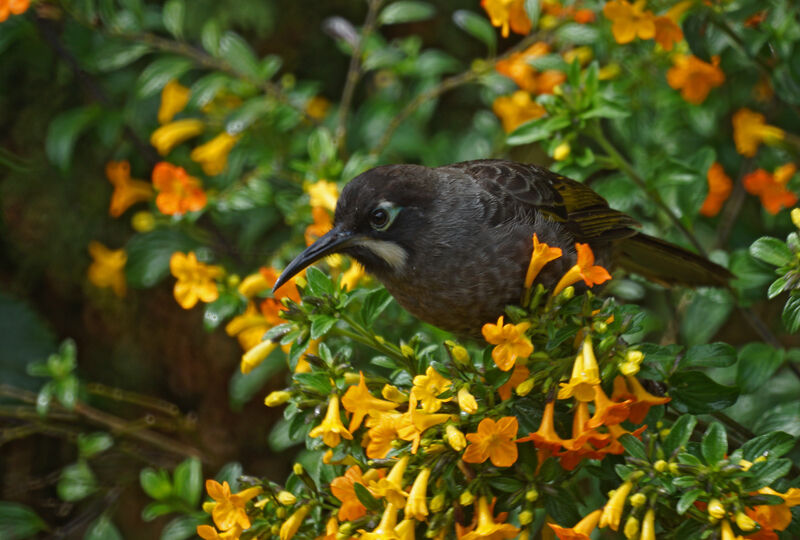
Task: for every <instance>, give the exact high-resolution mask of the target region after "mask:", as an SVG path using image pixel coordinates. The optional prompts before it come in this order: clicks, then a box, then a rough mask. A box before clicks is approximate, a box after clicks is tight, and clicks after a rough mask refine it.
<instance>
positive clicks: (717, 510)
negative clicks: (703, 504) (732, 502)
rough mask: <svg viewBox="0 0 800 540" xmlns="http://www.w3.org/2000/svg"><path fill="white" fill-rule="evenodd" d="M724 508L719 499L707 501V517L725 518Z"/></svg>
mask: <svg viewBox="0 0 800 540" xmlns="http://www.w3.org/2000/svg"><path fill="white" fill-rule="evenodd" d="M725 514H726V512H725V507H724V506H723V505H722V503H721V502H720V500H719V499H711V500H710V501H708V515H709V516H711V517H712V518H714V519H722V518H724V517H725Z"/></svg>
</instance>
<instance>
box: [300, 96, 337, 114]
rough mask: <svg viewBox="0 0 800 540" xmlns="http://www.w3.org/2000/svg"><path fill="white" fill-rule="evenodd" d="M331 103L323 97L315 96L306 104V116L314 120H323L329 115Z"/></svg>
mask: <svg viewBox="0 0 800 540" xmlns="http://www.w3.org/2000/svg"><path fill="white" fill-rule="evenodd" d="M330 108H331V102H330V101H328V100H327V99H325V98H324V97H322V96H314V97H312V98H311V99H309V100H308V101H307V102H306V114H307V115H308V116H310V117H311V118H313V119H314V120H322V119H323V118H325V116H326V115H327V114H328V109H330Z"/></svg>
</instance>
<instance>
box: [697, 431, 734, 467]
mask: <svg viewBox="0 0 800 540" xmlns="http://www.w3.org/2000/svg"><path fill="white" fill-rule="evenodd" d="M700 450H701V451H702V452H703V458H705V460H706V463H708V464H709V465H714V464H716V463H718V462H720V461H722V460H723V459H725V454H727V453H728V435H727V433H725V428H724V427H723V426H722V424H720V423H719V422H712V424H711V425H710V426H708V429H707V430H706V432H705V434H704V435H703V440H702V442H701V443H700Z"/></svg>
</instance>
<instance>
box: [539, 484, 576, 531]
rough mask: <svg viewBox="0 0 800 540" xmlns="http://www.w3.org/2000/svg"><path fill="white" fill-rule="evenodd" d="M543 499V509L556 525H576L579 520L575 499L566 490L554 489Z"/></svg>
mask: <svg viewBox="0 0 800 540" xmlns="http://www.w3.org/2000/svg"><path fill="white" fill-rule="evenodd" d="M553 489H554V492H552V491H551V492H550V493H548V495H547V497H545V498H544V508H545V510H546V511H547V514H548V515H549V516H551V517H552V518H553V519H554V520H555V521H556V523H564V524H566V523H577V522H578V521H579V520H580V519H581V515H580V514H579V513H578V509H577V508H576V507H575V497H574V496H573V495H572V494H571V493H570V492H569V491H567V490H566V489H563V488H555V486H553Z"/></svg>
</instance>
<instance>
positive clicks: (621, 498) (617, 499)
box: [600, 481, 633, 531]
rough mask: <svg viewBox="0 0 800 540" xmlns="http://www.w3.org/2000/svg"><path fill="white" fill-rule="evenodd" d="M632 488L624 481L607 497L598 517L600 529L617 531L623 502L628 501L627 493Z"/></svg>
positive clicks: (630, 483) (629, 482) (631, 484)
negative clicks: (607, 528) (606, 528)
mask: <svg viewBox="0 0 800 540" xmlns="http://www.w3.org/2000/svg"><path fill="white" fill-rule="evenodd" d="M632 487H633V483H632V482H631V481H626V482H624V483H623V484H622V485H621V486H619V487H618V488H617V489H616V490H615V491H614V493H613V495H611V497H609V499H608V502H606V505H605V506H604V507H603V513H602V515H601V516H600V527H611V529H612V530H614V531H616V530H617V529H619V520H620V518H621V517H622V511H623V510H624V509H625V501H626V500H627V499H628V493H630V492H631V488H632Z"/></svg>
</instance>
